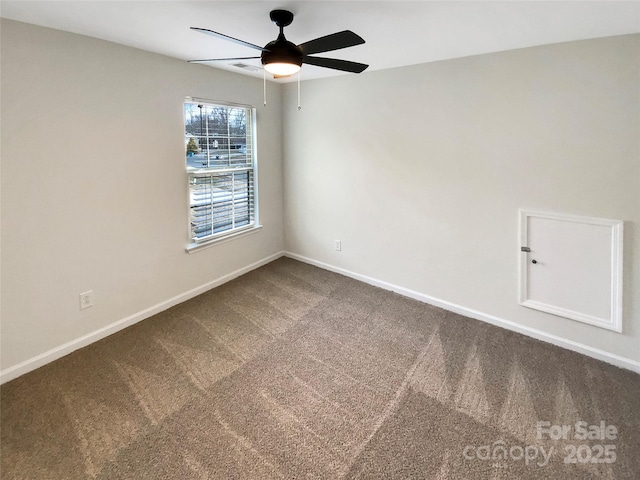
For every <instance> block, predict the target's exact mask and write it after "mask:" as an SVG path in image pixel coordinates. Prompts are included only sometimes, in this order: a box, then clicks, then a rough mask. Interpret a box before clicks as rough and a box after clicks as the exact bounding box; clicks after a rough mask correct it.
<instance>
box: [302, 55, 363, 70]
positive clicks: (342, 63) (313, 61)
mask: <svg viewBox="0 0 640 480" xmlns="http://www.w3.org/2000/svg"><path fill="white" fill-rule="evenodd" d="M302 63H308V64H309V65H315V66H316V67H325V68H333V69H334V70H342V71H343V72H351V73H361V72H364V71H365V70H366V68H367V67H368V66H369V65H365V64H364V63H357V62H350V61H348V60H339V59H337V58H323V57H304V58H303V59H302Z"/></svg>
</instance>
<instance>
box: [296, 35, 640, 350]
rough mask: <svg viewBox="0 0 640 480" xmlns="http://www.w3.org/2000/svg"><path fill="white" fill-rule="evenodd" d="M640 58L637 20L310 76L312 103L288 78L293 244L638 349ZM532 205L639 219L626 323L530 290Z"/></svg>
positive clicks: (630, 254)
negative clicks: (549, 310)
mask: <svg viewBox="0 0 640 480" xmlns="http://www.w3.org/2000/svg"><path fill="white" fill-rule="evenodd" d="M639 63H640V36H639V35H633V36H620V37H612V38H606V39H600V40H589V41H580V42H571V43H566V44H556V45H550V46H542V47H537V48H529V49H523V50H514V51H508V52H502V53H496V54H490V55H482V56H475V57H468V58H462V59H456V60H451V61H444V62H437V63H430V64H423V65H418V66H412V67H405V68H400V69H392V70H385V71H374V72H369V73H367V72H365V73H363V74H361V75H360V76H356V75H352V76H343V77H336V78H332V79H324V80H318V81H309V82H304V83H303V84H302V110H301V111H300V112H298V111H297V110H296V106H297V103H296V102H297V98H296V86H295V85H287V86H286V88H285V97H284V100H285V106H284V115H285V117H284V118H285V122H284V131H285V132H286V135H285V137H284V139H285V143H284V152H285V167H284V171H285V188H286V190H285V244H286V250H287V251H290V252H293V253H295V254H298V255H301V256H304V257H307V258H309V259H312V260H314V261H316V262H322V263H324V264H328V265H331V266H333V267H336V268H340V269H344V270H347V271H349V272H353V273H356V274H359V275H363V276H367V277H370V278H371V279H374V280H382V281H384V282H388V283H390V284H393V285H396V286H400V287H402V288H405V289H409V290H413V291H415V292H418V293H420V294H423V295H425V296H429V297H432V298H433V299H435V300H437V301H438V302H439V303H441V304H451V305H455V306H459V307H462V309H463V310H466V311H468V312H472V313H473V312H475V313H478V314H479V316H488V317H495V318H497V319H498V320H499V321H503V320H504V321H506V322H514V323H515V324H516V326H517V327H522V328H524V329H525V330H528V331H532V330H539V331H541V332H544V334H545V335H546V336H547V337H549V336H557V337H560V338H561V339H563V341H565V342H564V343H565V344H566V343H567V342H569V343H570V342H578V343H580V344H583V345H585V346H587V347H590V348H595V349H599V350H602V351H605V352H608V353H610V354H613V355H619V356H622V357H625V358H627V359H632V360H635V361H636V362H637V361H638V360H640V236H639V234H638V226H639V225H640V135H639V134H640V121H639V117H640V115H639V105H640V98H639V93H640V89H639V80H640V65H639ZM519 208H526V209H531V210H539V211H543V212H556V213H566V214H575V215H585V216H594V217H605V218H613V219H621V220H625V222H626V223H625V229H626V230H625V239H624V240H625V248H624V258H625V261H624V270H625V274H624V282H625V287H624V312H625V315H624V333H623V334H618V333H614V332H611V331H607V330H602V329H599V328H596V327H593V326H589V325H586V324H582V323H578V322H576V321H572V320H568V319H564V318H560V317H556V316H553V315H549V314H545V313H542V312H538V311H534V310H530V309H527V308H524V307H521V306H519V305H518V302H517V299H518V296H517V292H518V289H517V288H518V268H517V261H518V256H519V243H518V209H519ZM335 239H340V240H342V251H341V252H336V251H335V250H334V240H335ZM577 280H578V279H577ZM577 284H578V283H577Z"/></svg>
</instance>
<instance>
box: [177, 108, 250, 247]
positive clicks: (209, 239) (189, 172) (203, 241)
mask: <svg viewBox="0 0 640 480" xmlns="http://www.w3.org/2000/svg"><path fill="white" fill-rule="evenodd" d="M187 103H198V104H203V105H209V106H212V107H234V108H242V109H246V110H247V112H248V113H250V115H251V119H250V124H248V125H247V128H250V129H251V133H250V138H249V141H250V142H251V148H250V149H249V148H247V151H246V154H247V156H248V155H249V154H250V157H251V162H250V163H247V164H245V165H242V166H237V167H233V166H217V167H211V166H209V167H207V166H203V167H202V168H194V167H189V166H188V161H185V171H186V178H187V184H188V195H189V199H188V204H189V207H188V208H189V210H188V215H187V228H188V230H187V232H188V238H189V242H190V243H189V244H188V245H187V247H186V251H187V253H193V252H195V251H198V250H201V249H203V248H208V247H211V246H213V245H216V244H219V243H224V242H227V241H230V240H233V239H236V238H238V237H242V236H245V235H249V234H252V233H255V232H257V231H258V230H260V229H261V228H262V225H260V222H259V211H258V204H259V202H258V161H257V152H256V150H257V148H256V145H257V143H256V109H255V107H253V106H251V105H243V104H236V103H229V102H221V101H217V100H210V99H204V98H197V97H185V101H184V104H183V115H184V111H185V108H184V105H186V104H187ZM186 125H187V119H186V118H184V119H183V128H185V158H187V159H188V157H187V154H186V145H187V140H186ZM228 138H229V147H228V151H229V158H231V157H230V152H231V146H230V145H231V143H230V138H231V137H228ZM207 143H208V142H207ZM208 163H209V162H208ZM245 171H248V172H251V177H252V179H251V181H252V184H253V185H252V190H253V196H252V199H251V200H250V201H252V202H253V203H252V205H250V211H251V213H250V223H249V224H247V225H242V226H239V227H231V228H229V229H227V230H224V231H221V232H217V233H212V234H211V235H207V236H205V237H202V238H195V237H194V235H193V230H192V207H193V205H194V204H193V198H194V194H193V193H192V181H193V179H194V178H196V177H206V176H208V175H209V176H212V177H215V176H216V175H220V176H222V175H225V176H228V175H233V174H234V173H242V172H245ZM251 207H252V208H251Z"/></svg>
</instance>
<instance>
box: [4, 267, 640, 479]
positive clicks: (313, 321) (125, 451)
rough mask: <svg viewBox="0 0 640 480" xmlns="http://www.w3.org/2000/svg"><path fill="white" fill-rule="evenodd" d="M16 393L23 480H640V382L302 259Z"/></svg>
mask: <svg viewBox="0 0 640 480" xmlns="http://www.w3.org/2000/svg"><path fill="white" fill-rule="evenodd" d="M1 395H2V405H1V407H2V472H1V474H2V478H3V479H7V480H8V479H14V478H20V479H37V480H44V479H78V478H97V479H120V478H122V479H124V478H127V479H136V480H141V479H217V478H220V479H258V480H263V479H264V480H266V479H271V478H285V479H302V478H308V479H324V478H335V479H342V478H345V479H351V478H361V479H376V478H380V479H393V478H397V479H409V478H411V479H417V478H421V479H573V478H575V479H578V478H579V479H633V478H640V377H639V376H638V375H636V374H634V373H632V372H628V371H625V370H621V369H618V368H615V367H612V366H610V365H607V364H604V363H601V362H598V361H595V360H593V359H590V358H587V357H584V356H581V355H579V354H576V353H572V352H569V351H566V350H563V349H560V348H556V347H553V346H551V345H548V344H545V343H542V342H538V341H536V340H532V339H529V338H526V337H523V336H520V335H518V334H515V333H512V332H509V331H506V330H502V329H499V328H496V327H493V326H490V325H486V324H483V323H481V322H478V321H475V320H470V319H467V318H464V317H461V316H459V315H456V314H453V313H450V312H446V311H444V310H441V309H438V308H434V307H431V306H428V305H425V304H422V303H419V302H417V301H414V300H411V299H407V298H404V297H402V296H399V295H396V294H393V293H390V292H387V291H384V290H380V289H377V288H374V287H371V286H369V285H366V284H363V283H360V282H358V281H355V280H352V279H349V278H346V277H343V276H340V275H337V274H334V273H331V272H327V271H324V270H321V269H318V268H315V267H312V266H309V265H306V264H303V263H300V262H297V261H294V260H291V259H287V258H282V259H280V260H277V261H275V262H273V263H270V264H269V265H266V266H264V267H262V268H260V269H258V270H255V271H253V272H250V273H248V274H246V275H244V276H243V277H241V278H238V279H236V280H234V281H232V282H230V283H227V284H225V285H223V286H221V287H219V288H217V289H215V290H212V291H210V292H208V293H206V294H204V295H201V296H199V297H197V298H195V299H193V300H190V301H188V302H186V303H184V304H181V305H179V306H176V307H174V308H172V309H170V310H167V311H166V312H163V313H161V314H159V315H156V316H154V317H152V318H150V319H148V320H146V321H144V322H141V323H139V324H137V325H135V326H133V327H131V328H128V329H127V330H125V331H122V332H119V333H118V334H115V335H113V336H111V337H109V338H106V339H104V340H102V341H100V342H97V343H95V344H93V345H91V346H89V347H87V348H84V349H82V350H80V351H77V352H75V353H73V354H71V355H68V356H67V357H64V358H62V359H60V360H58V361H56V362H53V363H51V364H49V365H47V366H45V367H43V368H40V369H39V370H37V371H34V372H32V373H29V374H27V375H24V376H22V377H20V378H18V379H16V380H14V381H12V382H9V383H7V384H5V385H3V386H2V387H1ZM581 421H582V422H585V423H584V424H579V423H578V425H577V427H576V423H577V422H581ZM538 422H548V423H544V424H539V423H538ZM601 422H604V424H605V428H604V429H603V430H604V432H601V431H600V427H601V425H602V424H601ZM562 426H566V427H565V429H564V430H565V435H564V436H565V437H566V438H559V439H553V438H550V436H554V435H556V434H559V433H560V432H562ZM583 426H584V427H585V428H584V429H585V430H587V431H588V432H591V433H592V434H593V435H594V436H596V435H599V434H600V433H603V435H602V436H604V437H605V438H604V439H603V438H602V436H600V437H599V438H597V439H589V438H586V439H582V438H581V436H582V435H581V434H582V433H583V428H581V427H583ZM614 431H615V432H614ZM558 436H560V435H557V436H556V437H555V438H557V437H558ZM572 462H573V463H572Z"/></svg>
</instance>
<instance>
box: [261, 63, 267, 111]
mask: <svg viewBox="0 0 640 480" xmlns="http://www.w3.org/2000/svg"><path fill="white" fill-rule="evenodd" d="M262 96H263V99H264V106H265V107H266V106H267V71H266V70H265V69H264V68H263V69H262Z"/></svg>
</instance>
